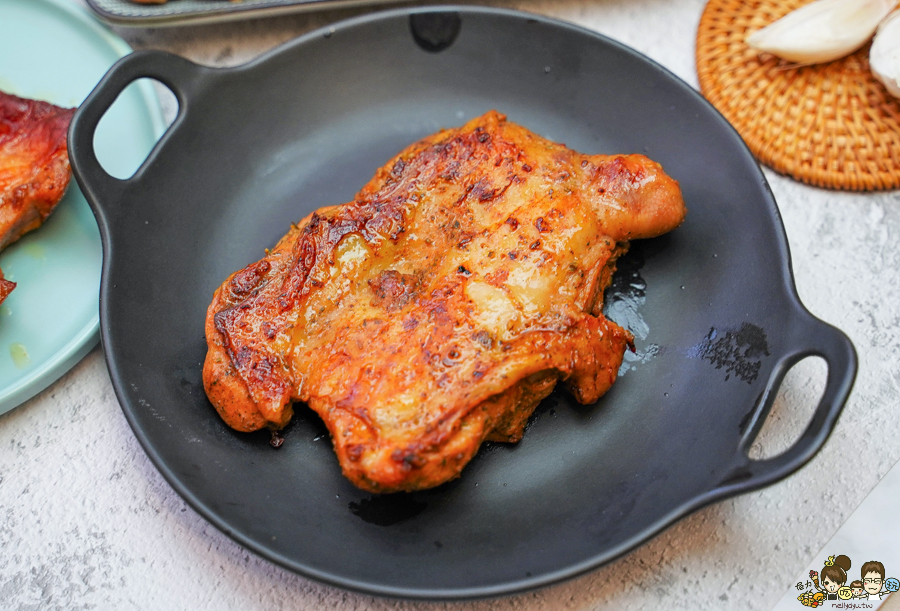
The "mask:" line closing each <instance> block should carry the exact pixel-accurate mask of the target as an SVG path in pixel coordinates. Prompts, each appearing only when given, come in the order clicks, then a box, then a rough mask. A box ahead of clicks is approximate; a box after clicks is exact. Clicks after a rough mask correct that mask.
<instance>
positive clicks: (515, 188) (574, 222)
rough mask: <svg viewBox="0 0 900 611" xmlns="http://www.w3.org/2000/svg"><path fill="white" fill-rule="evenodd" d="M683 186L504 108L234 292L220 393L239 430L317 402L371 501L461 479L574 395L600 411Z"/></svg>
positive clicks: (241, 279)
mask: <svg viewBox="0 0 900 611" xmlns="http://www.w3.org/2000/svg"><path fill="white" fill-rule="evenodd" d="M684 215H685V207H684V202H683V200H682V197H681V192H680V189H679V187H678V183H677V182H676V181H674V180H673V179H672V178H670V177H668V176H667V175H666V174H664V173H663V171H662V169H661V167H660V166H659V165H658V164H656V163H654V162H653V161H650V160H649V159H647V158H646V157H643V156H640V155H626V156H623V155H614V156H605V155H595V156H588V155H581V154H579V153H576V152H574V151H571V150H569V149H567V148H566V147H565V146H564V145H560V144H555V143H553V142H550V141H548V140H545V139H544V138H541V137H539V136H537V135H535V134H533V133H531V132H529V131H528V130H526V129H525V128H523V127H521V126H519V125H516V124H514V123H511V122H508V121H506V118H505V117H504V116H503V115H500V114H498V113H497V112H494V111H491V112H488V113H487V114H485V115H484V116H482V117H479V118H477V119H473V120H472V121H470V122H469V123H467V124H466V125H464V126H462V127H461V128H458V129H450V130H444V131H441V132H438V133H437V134H434V135H432V136H429V137H427V138H425V139H424V140H422V141H420V142H418V143H416V144H413V145H411V146H409V147H408V148H407V149H405V150H404V151H402V152H401V153H400V154H399V155H397V156H396V157H395V158H394V159H392V160H391V161H389V162H388V163H387V164H386V165H385V166H384V167H382V168H381V169H379V170H378V172H377V173H376V175H375V177H374V178H373V179H372V180H371V181H370V182H369V183H368V184H367V185H366V186H365V187H363V189H362V190H361V191H360V192H359V193H358V194H357V196H356V198H355V199H354V201H352V202H350V203H347V204H343V205H340V206H333V207H329V208H323V209H320V210H318V211H316V212H314V213H313V214H312V215H310V216H309V217H307V218H305V219H303V220H302V221H301V222H300V223H299V224H297V225H295V226H293V227H292V228H291V230H290V231H289V232H288V234H287V235H286V236H285V237H284V238H282V239H281V241H279V242H278V244H277V245H276V246H275V248H273V249H272V250H271V251H269V252H268V253H267V255H266V257H265V258H263V259H262V260H260V261H258V262H256V263H253V264H251V265H248V266H247V267H245V268H244V269H242V270H240V271H238V272H236V273H235V274H233V275H232V276H231V277H229V278H228V279H227V280H226V281H225V283H224V284H223V285H222V286H221V287H220V288H219V289H217V290H216V292H215V294H214V296H213V300H212V303H211V304H210V306H209V310H208V314H207V318H206V338H207V342H208V345H209V351H208V353H207V357H206V362H205V364H204V368H203V381H204V385H205V388H206V392H207V394H208V396H209V398H210V401H211V402H212V404H213V405H214V406H215V408H216V410H217V411H218V412H219V414H220V415H221V417H222V418H223V419H224V420H225V422H226V423H228V425H230V426H231V427H233V428H235V429H237V430H239V431H253V430H257V429H260V428H263V427H269V428H272V429H278V428H281V427H283V426H284V425H285V424H287V422H288V421H289V420H290V418H291V415H292V406H291V404H292V403H293V402H294V401H303V402H305V403H306V404H307V405H309V407H310V408H312V409H313V410H315V411H316V412H317V413H318V414H319V415H320V416H321V417H322V419H323V420H324V421H325V424H326V425H327V427H328V429H329V431H330V432H331V437H332V440H333V441H334V448H335V452H336V453H337V456H338V460H339V461H340V464H341V467H342V469H343V472H344V474H345V475H346V476H347V477H348V478H349V479H350V480H351V481H352V482H353V483H354V484H355V485H357V486H358V487H360V488H362V489H364V490H368V491H372V492H394V491H401V490H406V491H410V490H419V489H424V488H429V487H432V486H436V485H438V484H441V483H443V482H446V481H448V480H450V479H453V478H454V477H457V476H458V475H459V473H460V471H461V470H462V469H463V467H464V466H465V465H466V463H467V462H468V461H469V460H470V459H471V458H472V457H473V456H474V454H475V452H476V451H477V450H478V447H479V446H480V444H481V443H482V441H484V440H486V439H487V440H498V441H518V440H519V439H520V438H521V437H522V433H523V431H524V427H525V423H526V420H527V419H528V417H529V415H530V414H531V413H532V411H533V410H534V408H535V407H536V406H537V404H538V403H539V402H540V401H541V400H542V399H543V398H544V397H546V396H547V395H548V394H550V392H551V391H552V390H553V388H554V386H555V385H556V383H557V382H558V381H563V382H564V383H565V384H566V386H567V387H568V389H569V390H570V391H571V392H572V393H573V395H574V396H575V398H576V399H577V400H578V401H580V402H581V403H592V402H594V401H596V400H597V399H598V398H599V397H600V396H601V395H603V393H605V392H606V391H607V390H608V389H609V387H610V386H611V385H612V383H613V381H614V380H615V378H616V374H617V371H618V369H619V366H620V364H621V361H622V356H623V353H624V351H625V349H626V347H627V346H628V345H629V343H630V341H631V338H630V336H629V334H628V333H627V332H626V331H624V330H623V329H621V328H620V327H618V326H617V325H616V324H614V323H612V322H610V321H608V320H606V318H604V317H603V314H602V312H601V310H602V305H603V304H602V298H603V289H604V288H605V287H606V286H607V285H608V284H609V281H610V278H611V275H612V273H613V271H614V268H615V260H616V258H617V257H618V256H620V255H621V254H623V253H624V252H625V251H626V250H627V248H628V241H629V240H631V239H636V238H649V237H653V236H657V235H660V234H662V233H665V232H667V231H669V230H671V229H673V228H675V227H677V226H678V225H679V224H680V223H681V221H682V219H683V218H684Z"/></svg>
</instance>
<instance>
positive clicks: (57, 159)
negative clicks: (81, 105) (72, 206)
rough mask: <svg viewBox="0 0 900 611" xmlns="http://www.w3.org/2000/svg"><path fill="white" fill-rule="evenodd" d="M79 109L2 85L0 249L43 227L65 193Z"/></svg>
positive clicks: (0, 94) (0, 101)
mask: <svg viewBox="0 0 900 611" xmlns="http://www.w3.org/2000/svg"><path fill="white" fill-rule="evenodd" d="M74 112H75V110H74V109H68V108H60V107H58V106H54V105H53V104H48V103H47V102H40V101H37V100H26V99H23V98H19V97H16V96H14V95H9V94H6V93H3V92H2V91H0V249H2V248H5V247H6V246H8V245H9V244H11V243H13V242H15V241H16V240H18V239H19V238H20V237H22V236H23V235H24V234H26V233H28V232H29V231H32V230H33V229H37V228H38V227H40V226H41V224H42V223H43V222H44V221H45V220H47V217H48V216H50V213H51V212H52V211H53V209H54V208H55V207H56V204H57V203H59V200H60V199H62V196H63V194H65V191H66V187H67V186H68V184H69V179H70V177H71V172H70V171H69V157H68V153H67V151H66V131H67V130H68V128H69V121H71V119H72V114H73V113H74Z"/></svg>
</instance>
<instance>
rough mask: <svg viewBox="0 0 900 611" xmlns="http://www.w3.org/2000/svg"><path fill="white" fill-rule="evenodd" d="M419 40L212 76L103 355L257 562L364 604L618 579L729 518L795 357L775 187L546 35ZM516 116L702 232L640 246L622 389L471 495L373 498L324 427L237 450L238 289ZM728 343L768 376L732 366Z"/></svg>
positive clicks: (256, 440) (474, 22)
mask: <svg viewBox="0 0 900 611" xmlns="http://www.w3.org/2000/svg"><path fill="white" fill-rule="evenodd" d="M420 12H422V11H420ZM424 12H426V13H427V11H424ZM409 14H410V13H409V12H408V11H406V12H404V11H394V12H389V13H386V14H383V15H377V16H374V17H367V18H361V19H356V20H353V21H350V22H345V23H343V24H339V25H338V26H337V27H335V28H332V29H331V30H329V31H323V32H316V33H313V34H311V35H308V36H305V37H303V38H302V39H299V40H298V41H295V42H293V43H290V44H288V45H287V46H285V47H283V48H281V49H279V50H277V51H276V52H274V53H272V54H270V55H268V56H266V57H264V58H262V59H261V60H258V61H257V62H254V63H253V64H250V65H248V66H245V67H240V68H236V69H231V70H223V71H205V72H204V73H203V74H202V75H201V77H200V78H201V80H202V82H201V84H200V86H197V87H196V88H194V90H193V93H192V94H191V95H192V96H193V97H192V98H191V99H190V100H189V102H190V103H189V104H188V105H187V106H186V108H187V110H186V112H185V114H184V116H183V117H182V118H181V120H180V121H178V122H176V125H175V126H174V127H173V129H172V130H171V131H170V133H169V134H168V135H167V137H166V138H165V139H164V140H163V142H162V144H161V146H160V147H159V148H158V150H157V151H156V152H155V154H154V156H153V158H152V159H151V163H149V164H148V165H147V166H146V167H145V168H144V170H143V171H142V172H141V173H139V175H138V176H137V177H136V178H135V179H134V182H133V184H132V185H131V187H130V188H128V189H126V191H125V192H124V195H123V197H126V196H127V198H128V202H127V208H126V209H124V210H123V211H122V212H121V213H119V214H117V215H116V216H115V217H114V218H113V219H112V220H111V221H110V225H109V226H108V227H105V228H104V230H105V232H106V235H105V238H106V240H107V241H106V243H105V245H106V247H107V248H108V251H107V256H108V257H109V260H108V262H107V269H106V273H105V276H104V289H103V297H102V314H103V321H104V325H103V328H104V336H103V337H104V344H105V347H106V350H107V358H108V360H109V364H110V371H111V373H112V376H113V381H114V384H115V387H116V390H117V393H118V395H119V398H120V400H121V402H122V405H123V409H124V410H125V413H126V415H127V417H128V419H129V422H130V423H131V425H132V427H133V428H134V430H135V432H136V434H137V436H138V438H139V439H140V441H141V443H142V444H143V446H144V448H145V449H146V450H147V452H148V454H149V455H150V456H151V458H152V459H153V461H154V462H155V464H156V465H157V466H158V467H159V468H160V470H161V472H162V473H163V474H164V475H165V477H166V478H167V479H168V481H169V482H170V483H171V484H172V485H173V487H174V488H175V489H176V490H177V491H178V492H179V493H180V494H181V495H183V496H184V497H185V498H186V499H187V500H188V502H190V503H191V505H192V506H193V507H194V508H196V509H197V510H198V511H199V512H200V513H201V514H202V515H203V516H204V517H206V518H207V519H209V520H210V521H211V522H212V523H214V524H215V525H217V526H218V527H219V528H221V529H222V530H223V531H224V532H226V533H227V534H229V535H230V536H232V537H233V538H235V539H236V540H237V541H239V542H241V543H242V544H244V545H246V546H247V547H249V548H250V549H253V550H254V551H256V552H257V553H259V554H261V555H263V556H265V557H267V558H269V559H270V560H273V561H275V562H278V563H280V564H282V565H283V566H286V567H288V568H290V569H292V570H295V571H297V572H299V573H301V574H304V575H307V576H310V577H313V578H316V579H319V580H323V581H326V582H328V583H332V584H335V585H339V586H342V587H347V588H351V589H356V590H360V591H365V592H371V593H377V594H386V595H391V596H398V597H413V598H434V599H452V598H472V597H478V596H490V595H498V594H506V593H511V592H515V591H520V590H522V589H527V588H533V587H537V586H541V585H547V584H549V583H553V582H555V581H558V580H560V579H563V578H567V577H571V576H574V575H576V574H578V573H580V572H583V571H585V570H588V569H591V568H594V567H596V566H599V565H600V564H602V563H604V562H607V561H609V560H611V559H613V558H615V557H616V556H618V555H621V554H622V553H624V552H625V551H627V550H628V549H631V548H632V547H634V546H635V545H637V544H639V543H641V542H642V541H644V540H646V539H647V538H649V537H650V536H652V535H653V534H655V533H656V532H658V531H659V530H660V529H661V528H663V527H664V526H666V525H667V524H669V523H671V522H672V521H673V520H674V519H676V518H678V517H680V516H682V515H684V514H685V513H687V512H688V511H689V510H691V509H693V508H696V507H697V506H699V505H700V504H702V503H705V502H708V501H709V500H711V498H712V497H711V496H710V494H711V493H712V492H713V491H715V490H716V489H717V488H718V487H719V486H720V484H722V482H723V481H726V480H727V479H728V478H729V477H730V475H731V472H732V471H733V469H734V466H735V464H736V463H737V462H740V461H741V460H742V457H741V456H740V453H741V451H740V450H739V447H740V444H741V442H742V439H743V437H744V435H745V433H746V423H747V422H748V418H749V417H750V416H751V415H752V414H753V413H754V412H755V410H757V409H758V403H759V397H760V396H761V395H762V394H763V393H764V391H765V389H766V385H767V383H768V379H769V375H770V374H771V371H772V368H773V366H774V364H775V358H774V355H777V354H779V353H780V352H783V351H784V350H785V349H786V343H785V342H787V341H789V340H788V339H785V334H780V333H778V334H777V333H774V331H776V330H779V329H784V328H787V327H790V325H791V324H792V321H794V320H795V318H796V317H797V316H799V315H800V313H802V312H803V310H802V306H801V305H800V304H799V302H798V301H797V299H796V297H795V295H794V292H793V288H792V281H791V278H790V271H789V266H788V255H787V246H786V242H785V239H784V235H783V231H782V228H781V224H780V220H779V218H778V213H777V210H776V208H775V205H774V202H773V200H772V198H771V195H770V194H769V192H768V189H767V187H766V185H765V181H764V179H763V177H762V175H761V173H760V171H759V168H758V166H757V165H756V163H755V162H754V161H753V159H752V157H751V156H750V154H749V153H748V152H747V150H746V148H745V147H744V145H743V144H742V143H741V141H740V139H739V137H738V136H737V135H736V134H735V133H734V131H733V130H732V129H731V128H730V126H728V124H727V123H726V122H725V121H724V120H722V119H721V117H720V116H719V115H718V114H717V113H716V112H715V111H714V110H713V109H712V108H711V107H710V106H709V105H708V104H706V103H705V102H704V101H703V100H702V99H701V98H700V97H699V95H698V94H696V93H695V92H694V91H692V90H691V89H690V88H689V87H688V86H687V85H685V84H684V83H682V82H681V81H679V80H678V79H676V78H675V77H674V76H672V75H671V74H669V73H668V72H666V71H665V70H664V69H662V68H660V67H659V66H657V65H655V64H653V63H651V62H650V61H649V60H647V59H645V58H643V57H641V56H639V55H638V54H636V53H635V52H633V51H630V50H628V49H626V48H624V47H622V46H621V45H618V44H617V43H614V42H611V41H609V40H606V39H604V38H602V37H600V36H597V35H593V34H590V33H588V32H585V31H583V30H579V29H577V28H573V27H569V26H565V25H563V24H559V23H556V22H552V21H549V20H546V19H542V18H532V17H531V16H528V15H523V14H520V13H511V12H505V11H492V10H486V9H458V10H457V11H455V12H453V13H452V14H450V17H451V21H452V18H453V16H454V15H455V18H457V19H458V31H457V32H456V34H455V35H454V36H452V37H449V36H447V35H446V34H445V35H442V34H441V33H440V32H441V30H440V28H439V27H438V28H437V31H438V33H437V34H434V35H433V36H432V38H431V39H428V40H432V43H433V44H432V43H429V44H430V45H431V47H442V48H439V49H436V48H429V44H426V45H424V46H423V45H422V43H421V40H420V39H422V38H423V36H425V37H426V38H427V32H425V33H423V31H422V30H421V27H420V28H419V30H418V36H416V35H414V34H415V33H416V29H415V28H414V27H412V26H411V21H410V17H409ZM443 18H445V19H446V18H447V15H446V14H444V15H443ZM438 25H440V24H438ZM436 27H437V26H436ZM451 29H452V28H451ZM332 30H333V31H332ZM445 30H446V24H445ZM441 36H444V37H443V38H441ZM448 38H452V40H450V42H449V44H445V43H446V42H447V40H448ZM435 40H436V41H437V42H434V41H435ZM492 108H494V109H497V110H498V111H500V112H502V113H504V114H506V115H507V116H508V117H509V119H510V120H512V121H515V122H517V123H520V124H521V125H523V126H525V127H527V128H528V129H530V130H532V131H534V132H536V133H538V134H540V135H542V136H544V137H547V138H550V139H552V140H555V141H557V142H564V143H565V144H567V145H568V146H569V147H570V148H573V149H575V150H578V151H581V152H585V153H632V152H637V153H643V154H646V155H648V156H649V157H651V158H652V159H654V160H656V161H658V162H660V163H662V165H663V167H664V168H665V170H666V172H667V173H668V174H670V175H672V176H673V177H675V178H676V179H677V180H679V181H680V183H681V186H682V189H683V192H684V196H685V200H686V202H687V205H688V210H689V212H688V217H687V221H686V222H685V224H684V225H683V226H682V227H680V228H679V229H677V230H675V231H674V232H673V233H672V234H670V235H667V236H664V237H662V238H658V239H656V240H651V241H647V242H644V243H635V244H634V245H633V252H632V253H630V254H629V255H628V257H627V259H625V261H624V262H623V267H624V268H626V270H625V274H626V275H625V276H622V277H620V282H619V284H618V285H617V287H618V288H616V289H615V290H614V291H613V292H612V293H610V294H608V296H607V298H608V302H610V301H611V302H615V304H616V306H615V308H614V311H611V312H610V316H611V317H613V318H614V319H616V318H617V316H618V317H619V322H620V323H622V324H624V325H626V326H629V327H631V328H632V330H633V331H634V332H635V335H636V338H637V342H636V343H637V346H636V347H637V352H636V353H635V355H632V357H633V358H631V359H630V361H629V363H628V364H627V365H626V367H625V368H624V370H623V372H622V375H621V377H620V379H619V380H618V381H617V382H616V384H615V385H614V387H613V389H612V390H611V391H610V392H609V393H608V394H607V395H606V396H604V397H603V398H602V399H601V400H600V401H599V402H598V403H597V404H595V405H590V406H581V405H578V404H577V403H576V402H575V401H574V400H573V399H572V398H571V397H570V396H569V395H568V394H566V392H565V391H562V390H558V391H556V392H555V393H554V394H553V395H551V396H550V397H549V398H548V399H547V400H545V401H544V402H543V403H542V404H541V405H540V406H539V408H538V410H537V412H536V414H535V415H534V416H533V418H532V421H531V423H530V425H529V428H528V431H527V432H526V434H525V438H524V439H523V440H522V441H521V442H520V443H518V444H516V445H503V444H486V445H485V446H484V447H483V448H482V450H481V451H480V453H479V454H478V456H477V457H476V458H475V459H474V460H473V461H472V462H471V463H470V464H469V465H468V466H467V467H466V469H465V470H464V471H463V474H462V477H461V478H459V479H458V480H455V481H453V482H450V483H448V484H445V485H443V486H440V487H438V488H435V489H432V490H427V491H423V492H417V493H412V494H396V495H388V496H376V495H371V494H368V493H364V492H362V491H360V490H357V489H355V488H354V487H353V486H352V485H351V484H349V483H348V482H347V481H346V480H345V479H344V478H343V477H342V476H341V473H340V468H339V466H338V463H337V460H336V458H335V456H334V453H333V451H332V449H331V442H330V439H329V437H328V434H327V431H326V429H325V427H324V426H323V425H322V423H321V422H320V421H319V419H318V417H317V416H316V415H315V414H313V413H312V412H311V411H310V410H308V409H306V408H305V407H303V406H296V407H297V410H296V412H297V413H296V415H295V417H294V420H293V422H292V423H291V424H290V425H289V426H288V427H287V429H286V430H285V432H284V437H285V443H284V445H283V446H282V447H281V448H280V449H279V450H274V449H272V448H271V447H270V445H269V443H268V441H269V438H268V436H267V435H266V434H264V433H255V434H240V433H236V432H233V431H231V430H230V429H228V428H227V427H226V426H225V425H224V424H223V423H222V422H221V420H220V419H219V418H218V416H217V415H216V413H215V411H214V409H213V408H212V406H211V405H210V404H209V402H208V400H207V399H206V396H205V393H204V391H203V388H202V382H201V366H202V362H203V359H204V357H205V353H206V344H205V340H204V336H203V323H204V316H205V313H206V308H207V306H208V305H209V302H210V299H211V296H212V292H213V291H214V290H215V288H216V287H217V286H218V285H219V284H220V283H221V282H222V281H223V280H224V279H225V278H226V277H227V276H228V275H229V274H230V273H232V272H233V271H236V270H237V269H240V268H241V267H243V266H244V265H246V264H248V263H250V262H252V261H255V260H258V259H259V258H261V257H262V256H263V254H264V249H265V248H268V247H271V246H273V245H274V244H275V242H276V241H277V240H278V239H279V238H280V237H281V236H282V235H284V233H286V231H287V229H288V227H289V225H290V223H292V222H296V221H298V220H300V219H301V218H303V217H304V216H306V215H307V214H308V213H310V212H311V211H312V210H314V209H316V208H318V207H320V206H324V205H332V204H337V203H343V202H346V201H349V200H350V199H352V197H353V195H354V193H355V192H356V191H357V190H358V189H359V188H360V187H362V186H363V184H365V182H366V181H368V180H369V178H370V177H371V176H372V175H373V173H374V171H375V170H376V168H378V167H379V166H381V165H382V164H384V163H385V162H386V161H387V160H388V159H389V158H390V157H392V156H393V155H394V154H396V153H397V152H399V151H400V150H401V149H402V148H404V147H405V146H406V145H408V144H409V143H411V142H414V141H416V140H418V139H420V138H422V137H424V136H426V135H428V134H430V133H433V132H435V131H437V130H438V129H441V128H443V127H453V126H456V125H460V124H462V123H464V122H465V121H466V120H468V119H470V118H472V117H475V116H478V115H480V114H482V113H484V112H485V111H487V110H489V109H492ZM112 205H120V203H110V207H112ZM122 205H124V204H122ZM113 287H115V288H113ZM629 287H631V288H629ZM632 289H633V290H632ZM629 291H631V293H629ZM617 295H618V296H619V297H620V298H618V299H617V297H616V296H617ZM742 330H743V334H741V331H742ZM728 338H730V339H728ZM722 339H725V345H724V347H723V348H722V349H723V350H724V351H725V353H726V355H727V354H728V350H729V348H734V353H735V354H743V355H745V356H744V357H743V358H744V360H745V361H747V362H745V363H737V364H729V363H725V364H724V365H723V364H722V362H721V361H716V358H717V357H716V354H717V353H716V352H715V350H716V348H715V347H716V346H719V345H720V344H719V343H717V340H722ZM729 342H730V344H729ZM742 342H743V343H742ZM744 344H747V345H746V346H745V345H744ZM748 355H749V356H748Z"/></svg>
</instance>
